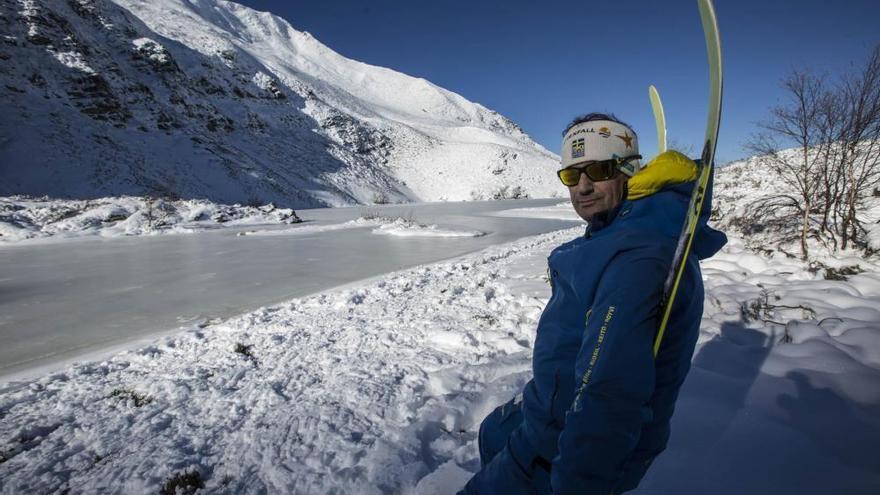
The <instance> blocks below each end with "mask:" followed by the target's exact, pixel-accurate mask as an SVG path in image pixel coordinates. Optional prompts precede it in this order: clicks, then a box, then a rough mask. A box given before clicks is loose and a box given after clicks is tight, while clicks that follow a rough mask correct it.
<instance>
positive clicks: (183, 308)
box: [0, 199, 576, 379]
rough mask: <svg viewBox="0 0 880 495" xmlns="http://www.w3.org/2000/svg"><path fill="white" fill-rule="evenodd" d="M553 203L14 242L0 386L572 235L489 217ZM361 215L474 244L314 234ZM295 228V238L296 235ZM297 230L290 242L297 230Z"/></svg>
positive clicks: (362, 231) (423, 208) (0, 289)
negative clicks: (220, 321)
mask: <svg viewBox="0 0 880 495" xmlns="http://www.w3.org/2000/svg"><path fill="white" fill-rule="evenodd" d="M561 201H563V200H561V199H550V200H525V201H523V200H519V201H492V202H468V203H433V204H411V205H390V206H381V207H378V206H362V207H351V208H334V209H316V210H300V211H298V212H297V213H298V214H299V215H300V217H301V218H302V219H303V220H304V223H302V224H299V225H296V226H293V227H291V226H272V227H265V228H263V229H262V230H285V231H287V232H282V233H278V234H277V235H245V236H241V235H236V234H237V233H239V232H241V231H243V230H254V227H253V226H250V227H247V228H227V229H222V230H217V231H209V232H203V233H198V234H173V235H160V236H149V237H123V238H110V239H105V238H97V239H77V240H64V241H58V242H45V243H26V244H22V245H17V246H4V247H2V248H0V337H2V339H3V343H4V345H3V346H2V347H0V379H11V378H17V377H22V376H27V375H28V374H31V373H36V372H41V371H46V370H47V369H51V368H56V367H59V366H61V365H64V364H66V363H69V362H71V361H75V360H79V359H84V358H92V357H98V356H99V355H100V354H103V353H108V352H112V351H114V350H117V349H119V348H124V347H129V346H132V345H135V344H136V343H138V342H140V341H143V340H148V339H152V338H155V337H156V336H157V335H159V334H161V333H163V332H168V331H175V330H177V329H179V328H180V327H182V326H186V325H191V324H194V323H195V322H198V321H199V320H202V319H206V318H224V317H228V316H232V315H235V314H239V313H242V312H245V311H247V310H250V309H254V308H257V307H260V306H264V305H267V304H273V303H277V302H281V301H284V300H287V299H291V298H294V297H299V296H303V295H306V294H311V293H315V292H319V291H322V290H325V289H329V288H331V287H336V286H339V285H344V284H348V283H351V282H355V281H358V280H362V279H365V278H369V277H373V276H377V275H380V274H383V273H387V272H391V271H395V270H400V269H403V268H407V267H412V266H416V265H421V264H425V263H431V262H435V261H439V260H442V259H446V258H450V257H455V256H459V255H462V254H465V253H468V252H472V251H476V250H479V249H483V248H485V247H487V246H490V245H493V244H499V243H504V242H509V241H512V240H514V239H517V238H520V237H524V236H530V235H536V234H540V233H544V232H549V231H553V230H557V229H562V228H566V227H571V226H572V225H576V223H575V222H573V221H564V220H558V219H542V218H522V217H515V216H498V213H499V212H501V211H502V210H509V209H514V208H524V207H542V206H548V205H554V204H557V203H559V202H561ZM367 212H375V213H379V214H380V215H383V216H403V217H405V218H411V219H414V220H415V221H417V222H419V223H423V224H437V225H438V226H439V227H441V228H444V229H453V230H479V231H482V232H486V234H487V235H485V236H482V237H450V238H443V237H397V236H387V235H374V234H371V230H372V228H370V227H362V228H341V229H337V230H323V231H322V230H320V229H319V228H316V227H320V226H325V225H331V224H339V223H343V222H346V221H349V220H352V219H355V218H358V217H360V216H362V215H363V214H364V213H367ZM299 229H305V230H299ZM298 230H299V231H298Z"/></svg>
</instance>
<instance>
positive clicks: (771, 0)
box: [240, 0, 880, 163]
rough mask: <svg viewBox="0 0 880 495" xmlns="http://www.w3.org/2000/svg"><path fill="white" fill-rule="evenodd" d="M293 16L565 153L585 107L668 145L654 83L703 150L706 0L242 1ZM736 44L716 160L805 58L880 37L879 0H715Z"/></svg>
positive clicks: (671, 116)
mask: <svg viewBox="0 0 880 495" xmlns="http://www.w3.org/2000/svg"><path fill="white" fill-rule="evenodd" d="M240 3H243V4H245V5H248V6H249V7H252V8H255V9H257V10H262V11H270V12H272V13H275V14H277V15H280V16H282V17H284V18H285V19H287V20H288V21H289V22H290V23H291V24H292V25H293V26H294V27H295V28H296V29H298V30H301V31H309V32H310V33H312V34H313V35H314V36H315V37H316V38H318V39H319V40H320V41H321V42H323V43H324V44H326V45H328V46H329V47H330V48H332V49H334V50H335V51H337V52H339V53H341V54H342V55H345V56H347V57H350V58H353V59H356V60H360V61H363V62H366V63H370V64H374V65H380V66H383V67H390V68H392V69H395V70H398V71H401V72H404V73H406V74H410V75H413V76H418V77H424V78H425V79H428V80H430V81H432V82H433V83H435V84H438V85H440V86H442V87H444V88H446V89H449V90H452V91H455V92H456V93H459V94H461V95H462V96H464V97H466V98H468V99H470V100H472V101H476V102H479V103H481V104H483V105H485V106H487V107H489V108H492V109H493V110H496V111H498V112H500V113H502V114H504V115H506V116H507V117H509V118H511V119H513V120H514V121H515V122H517V123H518V124H520V125H521V126H522V127H523V129H524V130H525V131H526V132H527V133H528V134H529V135H530V136H532V137H533V138H534V139H535V140H537V141H538V142H540V143H541V144H543V145H544V146H545V147H547V148H548V149H550V150H552V151H554V152H557V153H558V151H559V150H558V147H559V143H560V140H561V136H560V133H561V131H562V129H563V127H564V126H565V124H566V123H568V121H569V120H571V118H572V117H574V116H575V115H577V114H579V113H584V112H588V111H608V112H614V113H616V114H617V116H618V117H620V118H622V119H624V120H626V121H628V122H629V123H631V124H632V125H633V127H635V129H636V131H637V132H638V133H639V137H640V143H641V148H642V149H641V151H642V154H643V155H645V156H651V155H653V154H654V153H655V152H656V138H655V136H656V134H655V131H654V124H653V118H652V116H651V107H650V103H649V102H648V96H647V94H648V93H647V88H648V85H649V84H654V85H656V86H657V88H658V89H659V91H660V94H661V96H662V98H663V103H664V106H665V109H666V116H667V125H668V128H669V136H670V139H674V140H676V141H677V142H679V143H682V144H685V145H687V144H690V145H693V147H694V148H695V149H697V150H699V147H700V143H701V142H702V139H703V134H704V126H705V121H706V117H705V111H706V110H705V108H706V99H707V88H706V85H707V67H706V60H705V59H706V56H705V43H704V41H703V33H702V29H701V27H700V20H699V14H698V12H697V7H696V0H665V1H660V0H656V1H654V0H642V1H632V2H613V1H599V2H551V1H544V2H537V1H516V0H512V1H494V0H492V1H477V0H471V1H459V0H445V1H444V0H437V1H434V2H418V1H403V0H373V1H370V2H354V1H348V0H327V1H322V2H314V1H289V0H288V1H266V0H263V1H260V0H245V1H240ZM716 11H717V14H718V19H719V26H720V30H721V39H722V50H723V52H724V57H725V68H724V69H725V93H724V112H723V117H722V128H721V136H720V138H719V143H718V153H717V161H718V163H724V162H726V161H729V160H732V159H736V158H739V157H742V156H745V155H747V154H748V153H747V152H746V151H745V150H744V149H743V145H744V144H745V143H746V141H747V140H748V138H749V136H750V134H751V133H752V132H754V130H755V124H756V122H758V121H759V120H762V119H764V118H766V117H767V115H768V108H769V107H770V106H771V105H774V104H776V103H778V102H779V101H780V98H782V97H783V96H784V95H783V94H782V93H781V92H780V90H779V80H780V78H782V77H783V76H784V75H785V74H786V73H787V72H788V71H790V70H791V69H793V68H796V67H798V68H800V67H810V68H813V69H815V70H817V71H819V72H826V73H828V74H830V75H832V76H834V75H836V74H839V73H840V72H842V71H844V70H847V68H849V67H850V64H851V63H853V62H855V63H857V64H860V63H862V62H863V61H864V60H865V58H866V56H867V54H868V52H869V51H870V49H871V48H872V47H873V46H874V45H876V44H877V43H880V28H878V21H880V1H878V0H838V1H835V2H827V1H821V0H798V1H780V0H765V1H756V0H716Z"/></svg>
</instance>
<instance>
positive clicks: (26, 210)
mask: <svg viewBox="0 0 880 495" xmlns="http://www.w3.org/2000/svg"><path fill="white" fill-rule="evenodd" d="M299 221H300V220H299V218H298V217H297V216H296V213H295V212H294V211H293V210H291V209H289V208H277V207H275V205H272V204H267V205H263V206H259V207H255V206H242V205H223V204H216V203H212V202H210V201H207V200H197V199H194V200H175V201H172V200H165V199H161V198H159V199H155V198H154V199H151V198H144V197H133V196H122V197H115V198H99V199H93V200H58V199H50V198H46V197H43V198H31V197H27V196H10V197H0V245H3V244H10V243H15V242H20V241H24V240H31V239H46V238H53V239H59V240H60V239H71V238H81V237H86V236H100V237H119V236H131V235H156V234H167V233H194V232H200V231H204V230H207V229H216V228H220V227H223V226H242V225H264V224H290V223H296V222H299Z"/></svg>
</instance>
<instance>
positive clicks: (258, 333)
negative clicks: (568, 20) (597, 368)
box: [0, 212, 880, 494]
mask: <svg viewBox="0 0 880 495" xmlns="http://www.w3.org/2000/svg"><path fill="white" fill-rule="evenodd" d="M520 214H522V212H520ZM538 214H539V213H538ZM369 221H374V222H375V221H376V219H372V220H369ZM396 221H397V220H395V221H394V222H387V223H385V224H383V225H394V223H396ZM367 222H368V220H365V219H360V220H358V221H357V222H354V223H361V224H364V226H366V224H367ZM302 228H306V226H302V227H300V226H297V227H293V228H292V230H296V229H302ZM581 232H582V230H581V228H574V229H567V230H563V231H557V232H553V233H549V234H544V235H539V236H536V237H531V238H526V239H522V240H519V241H516V242H512V243H508V244H504V245H500V246H495V247H491V248H489V249H486V250H484V251H481V252H478V253H475V254H471V255H467V256H463V257H460V258H457V259H454V260H450V261H446V262H441V263H435V264H431V265H424V266H420V267H416V268H413V269H409V270H403V271H400V272H396V273H391V274H388V275H385V276H382V277H379V278H378V279H374V280H372V281H370V282H367V283H362V284H356V285H351V286H347V287H345V288H342V289H336V290H330V291H326V292H324V293H321V294H317V295H313V296H308V297H303V298H298V299H294V300H291V301H288V302H286V303H283V304H280V305H275V306H269V307H264V308H261V309H259V310H257V311H253V312H250V313H247V314H244V315H241V316H238V317H234V318H230V319H227V320H224V321H214V322H202V323H200V324H198V325H194V326H192V327H189V328H184V329H182V331H181V332H180V333H178V334H175V335H172V336H167V337H164V338H161V339H159V340H157V341H155V342H154V343H152V344H150V345H148V346H146V347H143V348H141V349H137V350H134V351H129V352H124V353H121V354H118V355H116V356H114V357H112V358H111V359H107V360H105V361H101V362H91V363H82V364H78V365H74V366H72V367H69V368H67V369H65V370H63V371H61V372H56V373H53V374H51V375H48V376H44V377H42V378H39V379H35V380H30V381H22V382H13V383H8V384H6V385H5V386H3V388H2V390H0V411H2V412H3V422H2V426H0V449H2V452H3V456H4V458H5V459H6V460H5V462H3V463H2V464H0V477H2V479H3V480H4V481H3V483H4V485H3V487H4V488H3V489H4V491H6V492H18V491H22V490H27V491H41V492H46V491H54V490H64V489H68V488H69V489H71V490H72V491H76V492H94V491H125V492H149V491H157V490H158V489H159V488H160V487H161V486H162V484H163V483H165V481H166V480H169V479H170V478H171V477H173V476H174V475H175V474H179V473H182V472H184V471H187V470H189V471H190V472H197V473H199V476H200V477H201V479H202V480H203V482H204V483H205V489H206V490H207V491H209V492H213V491H226V492H239V491H269V492H296V493H327V492H339V493H388V492H392V493H419V494H421V493H424V494H429V493H453V492H454V491H455V490H456V489H458V488H460V487H461V486H462V485H463V483H464V482H465V481H466V480H467V479H468V477H469V476H470V473H471V472H473V471H474V470H476V469H477V468H478V464H479V461H478V454H477V449H476V432H477V428H478V427H479V422H480V420H481V419H482V418H483V417H484V415H485V414H486V413H488V412H489V411H491V409H492V408H494V407H495V406H496V405H498V404H500V403H501V402H503V401H505V400H507V399H509V398H510V397H512V396H513V395H514V394H515V393H517V392H518V391H519V390H520V388H521V387H522V385H523V384H524V383H525V381H526V380H528V378H529V376H530V366H531V360H530V358H531V344H532V342H533V340H534V332H535V327H536V324H537V319H538V318H539V316H540V314H541V311H542V309H543V306H544V304H545V303H546V301H547V298H548V296H549V286H548V285H547V283H546V278H545V270H546V261H545V258H546V256H547V254H548V253H549V251H550V250H551V249H552V248H553V247H555V246H556V245H558V244H560V243H562V242H564V241H566V240H568V239H570V238H572V237H574V236H577V235H580V233H581ZM731 241H732V242H731V243H730V244H729V246H727V247H726V248H725V249H724V250H723V251H722V252H721V253H719V254H718V255H717V256H716V257H715V258H713V259H711V260H708V261H706V262H705V263H704V264H703V273H704V278H705V280H706V311H705V314H704V317H703V323H702V326H701V336H700V341H699V343H698V349H697V352H696V355H695V358H694V367H693V370H692V372H691V374H690V376H689V378H688V380H687V382H686V383H685V386H684V388H683V390H682V393H681V398H680V400H679V403H678V407H677V412H676V416H675V418H674V424H673V435H672V440H671V443H670V446H669V449H668V451H667V452H666V453H664V454H663V455H662V456H661V457H660V458H659V459H658V460H657V462H656V463H655V465H654V466H653V467H652V469H651V471H649V474H648V476H647V478H646V479H645V481H644V482H643V486H642V487H641V488H640V489H639V490H638V491H637V492H634V493H645V494H653V493H656V494H660V493H719V494H735V493H736V494H738V493H792V492H797V493H806V494H810V493H816V494H818V493H828V492H835V493H872V490H873V489H872V488H871V487H876V486H877V484H878V483H880V474H878V473H880V465H878V460H877V456H876V455H874V450H875V448H876V444H877V442H878V441H880V436H878V432H880V414H877V413H878V412H880V388H878V387H877V386H876V385H877V383H878V380H880V338H878V337H880V315H878V312H877V310H876V308H877V307H878V303H880V268H878V267H877V266H876V265H872V264H866V266H865V268H866V270H865V271H864V272H863V273H861V274H858V275H854V276H852V277H850V278H849V279H848V280H842V281H835V280H824V279H823V278H822V277H821V274H820V273H817V272H814V271H810V267H809V266H808V265H804V264H803V263H801V262H800V261H798V260H793V259H790V258H788V257H786V256H784V255H783V254H781V253H778V252H777V253H775V254H774V255H773V256H766V255H756V254H754V253H751V252H749V251H747V250H746V247H745V245H744V243H743V242H742V240H741V239H738V238H736V237H733V238H732V240H731ZM144 452H150V455H149V456H144V455H143V454H144ZM804 472H812V473H821V475H819V474H817V475H816V476H809V477H805V476H804ZM682 473H691V474H690V475H688V476H683V475H682Z"/></svg>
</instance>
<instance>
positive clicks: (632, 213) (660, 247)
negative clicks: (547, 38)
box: [464, 113, 726, 495]
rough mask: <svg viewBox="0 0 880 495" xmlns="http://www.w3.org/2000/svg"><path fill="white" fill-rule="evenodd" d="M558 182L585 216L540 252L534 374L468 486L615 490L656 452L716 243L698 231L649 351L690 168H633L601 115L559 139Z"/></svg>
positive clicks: (504, 410) (488, 442)
mask: <svg viewBox="0 0 880 495" xmlns="http://www.w3.org/2000/svg"><path fill="white" fill-rule="evenodd" d="M563 136H564V139H563V142H562V153H561V154H562V166H563V169H562V170H560V171H559V172H558V175H559V178H560V179H561V181H562V182H563V184H565V185H566V186H567V187H568V192H569V195H570V197H571V203H572V206H574V209H575V211H576V212H577V213H578V215H580V217H581V218H583V219H584V220H586V221H587V222H589V225H588V226H587V229H586V233H585V234H584V236H583V237H580V238H577V239H575V240H573V241H570V242H567V243H565V244H563V245H562V246H559V247H557V248H556V249H554V250H553V252H552V253H551V254H550V257H549V258H548V264H549V275H550V283H551V286H552V296H551V297H550V300H549V301H548V303H547V306H546V308H544V313H543V314H542V315H541V319H540V321H539V323H538V329H537V336H536V338H535V346H534V355H533V358H532V370H533V378H532V380H531V381H529V382H528V383H527V384H526V386H525V389H524V390H523V393H522V395H521V396H517V397H516V398H514V399H513V400H511V401H510V402H508V403H507V404H504V405H502V406H500V407H498V408H497V409H496V410H495V411H494V412H492V413H491V414H490V415H489V416H487V417H486V419H485V420H484V421H483V423H482V425H480V432H479V444H480V458H481V462H482V469H481V470H480V472H478V473H477V474H476V475H475V476H474V477H473V478H472V479H471V480H470V482H468V484H467V486H466V487H465V490H464V492H465V493H467V494H476V493H480V494H504V495H511V494H526V493H529V494H531V493H538V494H543V493H555V494H557V495H559V494H579V495H592V494H595V495H609V494H618V493H622V492H625V491H627V490H631V489H633V488H635V487H636V486H637V485H638V484H639V481H640V480H641V479H642V477H643V476H644V474H645V472H646V471H647V469H648V466H650V464H651V462H652V461H653V460H654V458H655V457H656V456H657V455H658V454H659V453H660V452H661V451H663V449H664V448H665V447H666V442H667V440H668V438H669V432H670V429H669V422H670V419H671V417H672V412H673V407H674V404H675V400H676V397H677V396H678V390H679V388H680V387H681V384H682V383H683V381H684V378H685V375H686V374H687V372H688V370H689V368H690V361H691V357H692V355H693V351H694V346H695V344H696V341H697V335H698V333H699V327H700V319H701V316H702V313H703V283H702V278H701V275H700V266H699V262H698V259H703V258H706V257H709V256H711V255H713V254H714V253H715V252H717V251H718V250H719V249H720V248H721V247H722V246H723V245H724V243H725V242H726V237H725V236H724V234H722V233H721V232H718V231H715V230H713V229H710V228H709V227H707V226H706V220H707V217H708V212H709V211H710V210H711V182H710V184H709V192H708V193H707V197H706V204H705V205H704V206H703V212H705V214H704V215H702V217H701V218H700V224H699V226H698V229H697V233H696V235H695V239H694V243H693V248H692V249H693V251H692V253H691V256H690V257H689V259H688V262H687V265H686V267H685V270H684V274H683V276H682V281H681V284H680V286H679V293H678V296H677V299H676V302H675V305H674V307H673V311H672V315H671V317H670V321H669V324H668V326H667V329H666V333H665V335H664V337H663V341H662V343H661V347H660V350H659V353H658V355H657V356H656V358H655V356H654V354H653V344H654V339H655V336H656V332H657V329H658V326H659V304H660V299H661V294H662V292H663V282H664V280H665V278H666V275H667V273H668V272H669V269H670V265H671V262H672V258H673V255H674V252H675V247H676V244H677V240H678V236H679V233H680V230H681V227H682V224H683V221H684V217H685V211H686V209H687V206H688V201H689V199H690V193H691V190H692V188H693V186H694V181H695V179H696V176H697V166H696V164H695V163H694V162H693V161H691V160H690V159H688V158H686V157H685V156H684V155H682V154H680V153H677V152H675V151H669V152H666V153H663V154H661V155H659V156H657V157H656V158H655V159H654V160H652V161H651V162H650V163H648V164H646V165H645V166H642V164H641V156H640V155H639V145H638V137H637V136H636V133H635V132H634V131H633V130H632V129H631V128H630V127H629V126H628V125H626V124H625V123H623V122H621V121H620V120H618V119H617V118H616V117H614V116H613V115H605V114H595V113H594V114H588V115H585V116H583V117H579V118H577V119H575V120H574V121H573V122H572V123H571V124H569V126H568V127H567V128H566V130H565V132H564V133H563Z"/></svg>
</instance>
